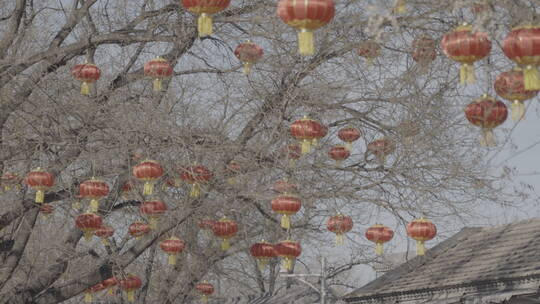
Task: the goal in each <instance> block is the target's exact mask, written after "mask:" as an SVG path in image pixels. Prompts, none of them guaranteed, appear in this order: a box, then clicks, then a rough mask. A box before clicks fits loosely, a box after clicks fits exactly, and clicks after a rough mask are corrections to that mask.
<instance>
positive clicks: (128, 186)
mask: <svg viewBox="0 0 540 304" xmlns="http://www.w3.org/2000/svg"><path fill="white" fill-rule="evenodd" d="M134 186H135V185H134V183H133V181H131V180H130V181H127V182H126V183H125V184H124V185H122V189H121V192H122V198H123V199H126V198H127V195H128V193H129V192H131V191H133V188H134Z"/></svg>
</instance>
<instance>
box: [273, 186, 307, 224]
mask: <svg viewBox="0 0 540 304" xmlns="http://www.w3.org/2000/svg"><path fill="white" fill-rule="evenodd" d="M271 205H272V210H273V211H274V212H276V213H278V214H281V227H282V228H285V229H289V228H291V218H290V217H291V215H293V214H296V213H297V212H298V211H300V208H302V201H301V200H300V199H299V198H298V197H296V196H294V195H290V194H282V195H279V196H277V197H275V198H274V199H273V200H272V202H271Z"/></svg>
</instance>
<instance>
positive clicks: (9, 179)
mask: <svg viewBox="0 0 540 304" xmlns="http://www.w3.org/2000/svg"><path fill="white" fill-rule="evenodd" d="M20 183H21V178H20V177H19V175H18V174H13V173H6V174H4V175H2V177H0V185H1V186H2V187H4V190H5V191H9V190H11V189H20V188H21V185H20Z"/></svg>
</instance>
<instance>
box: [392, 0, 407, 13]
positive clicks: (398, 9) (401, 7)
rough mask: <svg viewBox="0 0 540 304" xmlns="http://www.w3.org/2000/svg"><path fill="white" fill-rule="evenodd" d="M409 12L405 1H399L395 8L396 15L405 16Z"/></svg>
mask: <svg viewBox="0 0 540 304" xmlns="http://www.w3.org/2000/svg"><path fill="white" fill-rule="evenodd" d="M406 12H407V6H406V5H405V0H398V1H397V3H396V6H395V7H394V14H405V13H406Z"/></svg>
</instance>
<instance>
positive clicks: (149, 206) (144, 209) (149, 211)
mask: <svg viewBox="0 0 540 304" xmlns="http://www.w3.org/2000/svg"><path fill="white" fill-rule="evenodd" d="M139 211H140V212H141V214H143V215H146V216H147V217H148V219H149V222H150V229H156V226H157V220H158V218H160V217H161V216H162V215H163V214H165V212H167V205H166V204H165V203H164V202H162V201H149V202H144V203H142V204H141V206H140V207H139Z"/></svg>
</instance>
